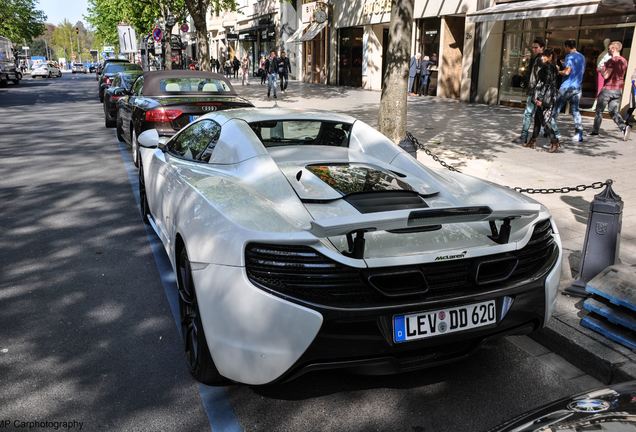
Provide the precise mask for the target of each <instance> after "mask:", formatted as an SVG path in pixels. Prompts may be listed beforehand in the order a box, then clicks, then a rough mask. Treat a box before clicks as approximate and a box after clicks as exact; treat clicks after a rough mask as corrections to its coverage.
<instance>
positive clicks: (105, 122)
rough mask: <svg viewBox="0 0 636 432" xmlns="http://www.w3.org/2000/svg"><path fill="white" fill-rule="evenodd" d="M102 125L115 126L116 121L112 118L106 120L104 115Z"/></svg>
mask: <svg viewBox="0 0 636 432" xmlns="http://www.w3.org/2000/svg"><path fill="white" fill-rule="evenodd" d="M104 126H106V127H107V128H114V127H115V126H117V122H115V121H114V120H108V117H106V116H105V115H104Z"/></svg>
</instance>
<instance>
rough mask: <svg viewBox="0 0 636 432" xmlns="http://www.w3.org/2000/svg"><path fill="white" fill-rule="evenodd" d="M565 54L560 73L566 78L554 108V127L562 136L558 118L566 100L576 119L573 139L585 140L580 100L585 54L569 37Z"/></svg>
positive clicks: (565, 44)
mask: <svg viewBox="0 0 636 432" xmlns="http://www.w3.org/2000/svg"><path fill="white" fill-rule="evenodd" d="M564 46H565V52H566V53H567V54H566V56H565V62H564V68H563V70H561V71H559V74H560V75H562V76H564V77H565V79H564V80H563V82H562V83H561V87H560V88H559V96H558V97H557V101H556V106H555V109H554V117H553V118H552V128H553V130H554V133H555V135H556V136H557V137H559V136H560V133H559V128H558V126H557V123H556V119H557V117H558V116H559V113H560V112H561V109H562V108H563V105H565V103H566V102H569V103H570V111H572V118H573V119H574V130H575V134H574V136H573V137H572V140H573V141H578V142H582V141H583V126H582V125H581V112H580V111H579V102H580V100H581V83H582V82H583V72H585V56H583V54H581V53H580V52H578V51H577V50H576V41H575V40H574V39H568V40H566V41H565V42H564Z"/></svg>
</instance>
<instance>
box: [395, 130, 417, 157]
mask: <svg viewBox="0 0 636 432" xmlns="http://www.w3.org/2000/svg"><path fill="white" fill-rule="evenodd" d="M398 147H400V148H401V149H402V150H404V151H405V152H407V153H408V154H410V155H411V156H413V157H414V158H415V159H417V147H416V146H415V143H414V142H413V140H412V139H411V134H409V133H407V134H406V136H405V137H404V138H402V140H401V141H400V143H399V144H398Z"/></svg>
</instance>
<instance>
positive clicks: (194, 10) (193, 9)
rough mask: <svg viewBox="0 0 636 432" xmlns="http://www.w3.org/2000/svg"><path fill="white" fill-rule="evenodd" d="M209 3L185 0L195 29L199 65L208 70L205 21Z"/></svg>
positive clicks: (207, 0) (208, 46) (200, 0)
mask: <svg viewBox="0 0 636 432" xmlns="http://www.w3.org/2000/svg"><path fill="white" fill-rule="evenodd" d="M209 5H210V0H186V6H187V7H188V12H190V16H191V17H192V21H194V27H195V28H196V31H197V49H198V51H199V55H198V57H199V58H198V60H199V67H200V68H201V70H204V71H209V70H210V42H209V41H208V24H207V22H206V15H207V12H208V6H209Z"/></svg>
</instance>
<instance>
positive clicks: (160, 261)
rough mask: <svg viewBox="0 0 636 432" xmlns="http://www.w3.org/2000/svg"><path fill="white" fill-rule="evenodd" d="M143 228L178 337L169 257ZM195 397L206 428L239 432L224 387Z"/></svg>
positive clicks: (132, 177)
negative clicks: (208, 425)
mask: <svg viewBox="0 0 636 432" xmlns="http://www.w3.org/2000/svg"><path fill="white" fill-rule="evenodd" d="M119 152H120V154H121V158H122V160H123V161H124V168H125V169H126V173H127V174H128V181H129V183H130V187H131V188H132V192H133V196H134V197H135V202H136V204H137V207H139V178H138V173H137V169H136V168H135V166H134V164H133V162H132V156H131V155H130V151H129V149H128V146H127V145H126V144H125V143H121V142H120V143H119ZM139 220H140V221H141V215H140V216H139ZM144 228H145V229H146V237H147V238H148V243H149V244H150V250H151V251H152V255H153V257H154V259H155V264H156V266H157V271H158V272H159V278H160V280H161V285H162V286H163V290H164V292H165V294H166V298H167V300H168V304H169V305H170V311H171V312H172V317H173V318H174V322H175V325H176V326H177V334H178V335H179V337H181V326H180V324H179V321H180V315H179V299H178V293H177V279H176V277H175V274H174V272H173V271H172V266H171V265H170V260H169V259H168V256H167V255H166V252H165V249H164V247H163V244H162V243H161V242H160V241H159V239H158V237H157V235H156V233H155V232H154V231H153V229H152V228H150V227H148V226H147V225H144ZM184 361H185V359H184ZM199 396H200V397H201V403H202V405H203V409H204V410H205V413H206V415H207V416H208V421H209V422H210V428H211V430H212V431H214V432H219V431H222V432H226V431H227V432H239V431H242V430H243V428H241V426H240V424H239V422H238V419H237V418H236V416H235V414H234V410H233V409H232V405H231V404H230V401H229V400H228V398H227V392H226V390H225V388H223V387H211V386H206V385H204V384H199Z"/></svg>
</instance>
